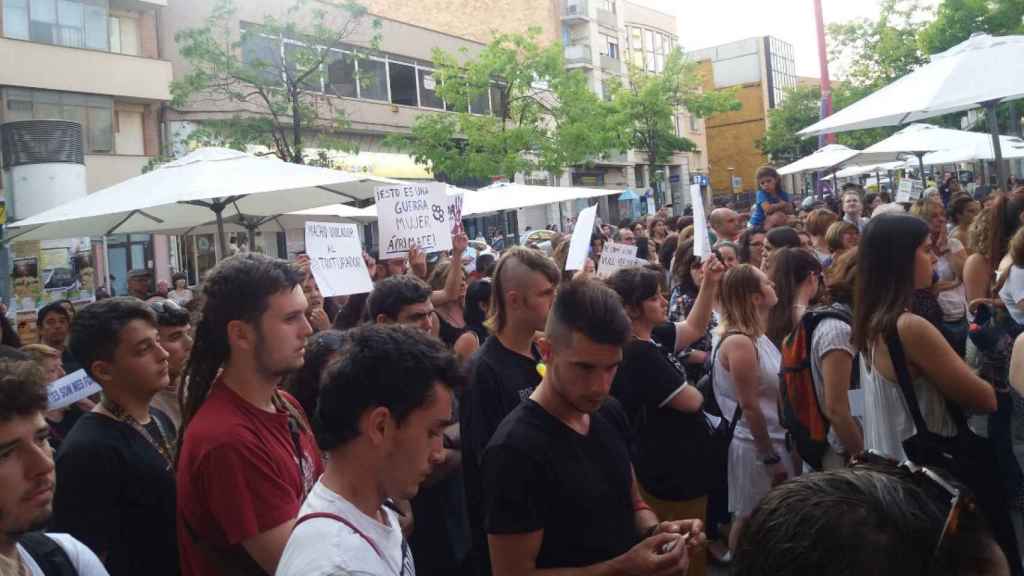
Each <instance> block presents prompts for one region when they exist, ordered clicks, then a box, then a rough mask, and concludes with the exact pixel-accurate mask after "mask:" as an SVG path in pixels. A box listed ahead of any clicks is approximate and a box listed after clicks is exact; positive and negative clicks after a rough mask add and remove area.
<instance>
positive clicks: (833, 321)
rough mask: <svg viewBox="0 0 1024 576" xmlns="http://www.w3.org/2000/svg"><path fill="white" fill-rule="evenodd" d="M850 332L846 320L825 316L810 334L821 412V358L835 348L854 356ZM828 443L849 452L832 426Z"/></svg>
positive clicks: (812, 366)
mask: <svg viewBox="0 0 1024 576" xmlns="http://www.w3.org/2000/svg"><path fill="white" fill-rule="evenodd" d="M850 332H851V328H850V325H849V324H847V323H846V322H843V321H842V320H839V319H837V318H826V319H824V320H822V321H821V322H819V323H818V326H817V327H816V328H815V329H814V333H813V334H811V375H812V377H813V379H814V391H815V393H816V394H817V395H818V402H819V403H820V404H821V410H822V411H823V412H824V411H825V375H824V373H823V372H822V370H821V364H822V360H823V358H824V357H825V355H826V354H828V353H829V352H832V351H835V350H840V351H843V352H846V353H847V354H849V355H850V358H856V356H857V351H856V350H854V348H853V344H851V343H850ZM851 374H852V372H851ZM828 444H829V446H831V447H832V449H833V450H835V451H836V452H837V453H840V454H846V453H849V450H847V449H846V448H845V447H844V446H843V443H842V441H840V440H839V435H838V434H836V429H835V428H833V427H829V429H828Z"/></svg>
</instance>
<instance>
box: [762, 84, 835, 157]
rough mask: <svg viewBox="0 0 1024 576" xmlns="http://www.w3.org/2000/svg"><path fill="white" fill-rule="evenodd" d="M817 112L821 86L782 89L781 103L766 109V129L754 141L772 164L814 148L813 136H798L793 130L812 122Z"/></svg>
mask: <svg viewBox="0 0 1024 576" xmlns="http://www.w3.org/2000/svg"><path fill="white" fill-rule="evenodd" d="M820 115H821V88H820V87H818V86H797V87H795V88H791V89H789V90H787V91H786V94H785V96H784V98H783V99H782V104H781V105H780V106H777V107H776V108H773V109H772V110H769V111H768V130H767V131H765V133H764V137H763V138H761V139H760V140H758V141H757V146H758V148H760V149H761V151H762V152H764V153H765V154H766V155H768V157H769V158H771V161H772V163H773V164H775V165H777V166H781V165H783V164H789V163H790V162H793V161H795V160H797V159H799V158H803V157H804V156H807V155H808V154H811V153H812V152H814V151H815V150H817V149H818V139H817V138H802V137H800V136H797V132H799V131H800V130H803V129H804V128H806V127H808V126H810V125H811V124H814V123H815V122H817V121H818V119H819V117H820Z"/></svg>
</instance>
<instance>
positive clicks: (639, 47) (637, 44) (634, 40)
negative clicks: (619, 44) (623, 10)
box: [629, 28, 644, 52]
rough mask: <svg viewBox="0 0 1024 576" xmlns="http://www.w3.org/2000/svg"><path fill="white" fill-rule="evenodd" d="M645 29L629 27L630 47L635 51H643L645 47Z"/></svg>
mask: <svg viewBox="0 0 1024 576" xmlns="http://www.w3.org/2000/svg"><path fill="white" fill-rule="evenodd" d="M642 34H643V31H641V30H640V29H639V28H630V29H629V49H630V50H632V51H633V52H641V51H643V49H644V42H643V37H642V36H641V35H642Z"/></svg>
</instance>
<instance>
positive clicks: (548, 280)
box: [459, 247, 559, 576]
mask: <svg viewBox="0 0 1024 576" xmlns="http://www.w3.org/2000/svg"><path fill="white" fill-rule="evenodd" d="M558 279H559V273H558V268H557V267H556V266H555V263H554V262H553V261H552V260H551V259H549V258H547V257H545V256H544V255H543V254H541V253H540V252H538V251H535V250H530V249H527V248H521V247H514V248H511V249H509V250H507V251H506V252H505V254H504V255H503V256H502V257H501V260H500V261H499V262H498V266H497V268H496V269H495V272H494V286H493V288H492V294H493V295H494V296H493V302H494V306H493V307H492V308H493V309H492V311H491V314H492V318H491V319H490V320H489V321H490V322H491V323H493V326H492V328H493V330H494V334H493V335H492V337H490V338H488V339H487V340H486V341H485V342H484V344H483V346H481V347H480V349H479V350H478V351H477V352H476V354H474V355H473V357H472V359H471V360H470V365H469V368H468V371H467V374H468V379H469V385H468V387H467V388H466V391H465V392H464V393H463V396H462V398H461V400H460V402H459V422H460V424H461V432H462V467H463V472H464V475H465V482H466V504H467V510H468V512H469V524H470V531H471V533H472V536H473V539H472V540H473V541H472V556H473V559H474V561H475V564H476V567H477V573H478V575H479V576H486V575H487V574H490V564H489V562H488V555H487V539H486V534H485V532H484V525H483V516H482V513H481V511H482V509H483V496H482V492H481V491H482V489H483V487H482V482H483V480H482V478H481V476H480V461H481V458H482V457H483V452H484V448H485V447H486V446H487V442H488V441H490V439H491V436H492V435H493V434H494V431H495V430H497V428H498V425H499V424H500V423H501V421H502V419H503V418H505V416H506V415H508V413H509V412H511V411H512V410H513V409H514V408H515V407H516V406H518V405H519V404H520V402H522V401H523V400H525V399H526V398H528V397H529V396H530V394H531V393H532V392H533V389H534V387H536V386H537V384H538V383H539V382H540V373H539V372H538V371H537V363H538V362H540V353H539V352H538V350H537V348H536V346H535V345H534V343H533V340H534V336H535V335H536V333H537V332H540V331H542V330H544V323H545V322H546V321H547V316H548V310H549V309H550V308H551V301H552V300H553V299H554V297H555V285H556V284H557V283H558Z"/></svg>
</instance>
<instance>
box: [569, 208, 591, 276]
mask: <svg viewBox="0 0 1024 576" xmlns="http://www.w3.org/2000/svg"><path fill="white" fill-rule="evenodd" d="M596 218H597V204H594V205H593V206H591V207H590V208H584V209H583V210H581V211H580V213H579V215H578V216H577V217H576V227H575V228H573V229H572V240H570V241H569V255H568V256H567V257H566V259H565V269H566V270H581V269H582V268H583V263H584V262H586V260H587V254H588V253H589V252H590V235H591V234H593V233H594V220H595V219H596Z"/></svg>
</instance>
